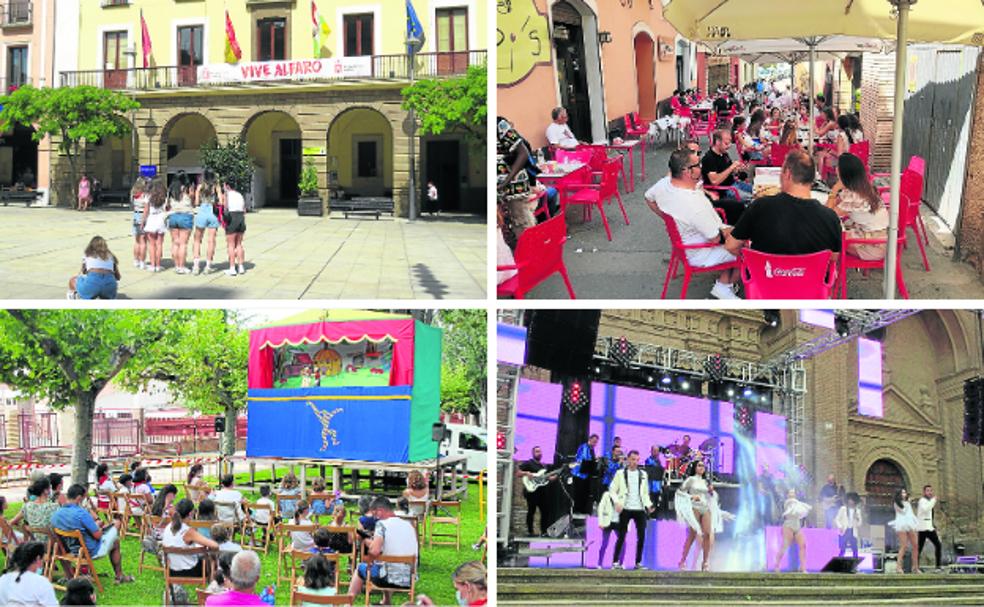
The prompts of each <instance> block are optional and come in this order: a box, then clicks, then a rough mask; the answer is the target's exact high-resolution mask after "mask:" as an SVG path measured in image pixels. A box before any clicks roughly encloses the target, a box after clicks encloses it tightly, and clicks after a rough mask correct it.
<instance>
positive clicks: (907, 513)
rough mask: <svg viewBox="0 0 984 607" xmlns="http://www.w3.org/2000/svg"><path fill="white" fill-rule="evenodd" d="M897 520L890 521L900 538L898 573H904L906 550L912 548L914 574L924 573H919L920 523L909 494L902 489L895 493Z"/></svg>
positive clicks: (889, 523)
mask: <svg viewBox="0 0 984 607" xmlns="http://www.w3.org/2000/svg"><path fill="white" fill-rule="evenodd" d="M894 502H895V503H894V505H895V520H892V521H889V522H888V525H889V527H892V528H893V529H895V534H896V536H898V538H899V560H898V571H899V573H904V572H905V569H904V568H903V565H902V563H904V562H905V550H906V548H907V547H911V548H912V573H922V572H921V571H919V538H918V535H919V534H918V529H919V521H918V520H917V519H916V515H915V514H913V512H912V504H911V503H909V492H908V491H906V489H905V487H902V488H901V489H899V490H898V491H896V492H895V499H894Z"/></svg>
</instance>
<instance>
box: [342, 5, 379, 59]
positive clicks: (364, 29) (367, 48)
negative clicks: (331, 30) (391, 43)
mask: <svg viewBox="0 0 984 607" xmlns="http://www.w3.org/2000/svg"><path fill="white" fill-rule="evenodd" d="M372 26H373V15H372V13H367V14H362V15H345V56H346V57H364V56H366V55H372V54H373V40H372Z"/></svg>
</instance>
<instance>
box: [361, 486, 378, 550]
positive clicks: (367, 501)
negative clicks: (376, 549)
mask: <svg viewBox="0 0 984 607" xmlns="http://www.w3.org/2000/svg"><path fill="white" fill-rule="evenodd" d="M373 499H374V498H373V496H371V495H368V494H364V495H362V496H360V497H359V504H358V507H359V521H358V524H357V526H356V529H357V530H358V533H359V536H360V537H362V538H363V539H367V540H368V539H369V538H371V537H372V534H373V532H374V531H375V530H376V518H375V517H374V516H373V515H372V511H371V510H370V509H371V507H372V501H373Z"/></svg>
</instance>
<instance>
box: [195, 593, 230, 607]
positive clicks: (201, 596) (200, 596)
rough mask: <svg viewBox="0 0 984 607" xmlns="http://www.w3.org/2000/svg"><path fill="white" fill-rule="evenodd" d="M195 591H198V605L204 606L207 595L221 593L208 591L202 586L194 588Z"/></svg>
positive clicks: (199, 606)
mask: <svg viewBox="0 0 984 607" xmlns="http://www.w3.org/2000/svg"><path fill="white" fill-rule="evenodd" d="M195 592H197V593H198V607H205V601H207V600H208V597H210V596H215V595H217V594H222V593H221V592H209V591H208V590H205V589H204V588H195ZM223 592H224V591H223Z"/></svg>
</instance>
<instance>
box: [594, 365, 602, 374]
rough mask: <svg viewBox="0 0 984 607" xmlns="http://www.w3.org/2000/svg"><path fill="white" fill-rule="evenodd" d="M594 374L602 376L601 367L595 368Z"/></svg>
mask: <svg viewBox="0 0 984 607" xmlns="http://www.w3.org/2000/svg"><path fill="white" fill-rule="evenodd" d="M594 374H595V375H601V367H595V368H594Z"/></svg>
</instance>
